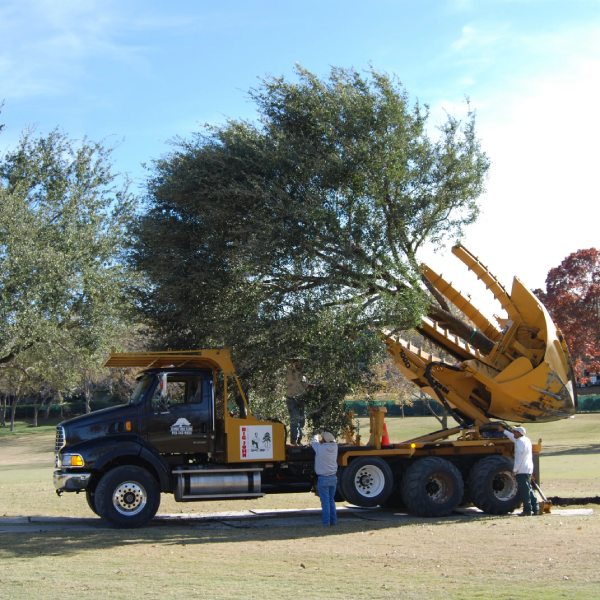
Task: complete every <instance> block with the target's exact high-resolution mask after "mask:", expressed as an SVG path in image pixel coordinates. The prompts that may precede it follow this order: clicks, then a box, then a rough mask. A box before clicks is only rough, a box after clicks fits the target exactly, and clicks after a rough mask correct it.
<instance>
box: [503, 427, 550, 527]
mask: <svg viewBox="0 0 600 600" xmlns="http://www.w3.org/2000/svg"><path fill="white" fill-rule="evenodd" d="M498 430H499V431H502V432H504V435H505V436H506V437H507V438H508V439H509V440H511V441H512V442H513V443H514V445H515V462H514V466H513V472H512V475H513V477H516V478H517V485H518V486H519V496H521V500H522V501H523V512H522V513H521V514H520V516H523V517H527V516H531V515H539V514H540V505H539V502H538V499H537V496H536V495H535V492H534V491H533V489H532V488H531V476H532V475H533V448H532V447H531V440H530V439H529V438H528V437H525V434H526V433H527V432H526V431H525V427H513V428H512V430H513V433H511V432H510V431H507V430H506V429H504V427H502V426H501V425H499V426H498Z"/></svg>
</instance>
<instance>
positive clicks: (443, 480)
mask: <svg viewBox="0 0 600 600" xmlns="http://www.w3.org/2000/svg"><path fill="white" fill-rule="evenodd" d="M425 491H426V492H427V497H428V498H429V500H430V501H431V502H433V503H434V504H444V503H445V502H448V500H450V498H451V497H452V494H453V493H454V485H453V483H452V479H451V477H449V476H448V475H446V474H445V473H434V474H433V475H431V477H430V478H429V479H428V480H427V483H426V484H425Z"/></svg>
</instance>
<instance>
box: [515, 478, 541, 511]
mask: <svg viewBox="0 0 600 600" xmlns="http://www.w3.org/2000/svg"><path fill="white" fill-rule="evenodd" d="M517 485H518V486H519V496H521V500H522V501H523V512H524V513H525V514H531V513H532V512H535V513H538V512H539V511H540V504H539V502H538V499H537V496H536V495H535V492H534V491H533V489H532V487H531V475H527V474H526V473H517Z"/></svg>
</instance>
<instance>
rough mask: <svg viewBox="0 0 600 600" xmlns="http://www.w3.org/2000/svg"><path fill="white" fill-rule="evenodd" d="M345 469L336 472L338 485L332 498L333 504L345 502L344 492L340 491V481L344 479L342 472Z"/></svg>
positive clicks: (340, 468)
mask: <svg viewBox="0 0 600 600" xmlns="http://www.w3.org/2000/svg"><path fill="white" fill-rule="evenodd" d="M345 470H346V467H339V468H338V472H337V479H338V484H337V487H336V488H335V496H334V497H333V500H334V502H345V501H346V496H344V492H343V491H342V479H343V478H344V471H345Z"/></svg>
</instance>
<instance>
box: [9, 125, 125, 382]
mask: <svg viewBox="0 0 600 600" xmlns="http://www.w3.org/2000/svg"><path fill="white" fill-rule="evenodd" d="M110 155H111V149H108V148H105V147H104V146H103V145H102V144H98V143H92V142H89V141H87V140H83V141H82V142H79V143H77V142H75V141H72V140H70V139H69V138H68V137H67V136H66V135H65V134H62V133H60V132H58V131H53V132H51V133H50V134H49V135H47V136H41V135H40V136H37V137H36V136H35V134H34V132H32V131H28V132H26V133H25V134H24V135H23V136H22V138H21V140H20V143H19V145H18V147H17V148H16V150H14V151H9V152H7V153H6V154H5V155H4V156H3V157H2V158H1V159H0V377H3V376H4V375H5V374H6V373H7V372H8V371H10V370H13V371H14V370H17V371H19V372H20V373H21V374H25V373H27V374H28V377H29V378H30V380H31V381H34V380H35V381H38V380H39V381H41V380H44V379H46V380H48V379H51V378H52V377H53V373H54V372H56V370H57V369H58V366H59V365H60V366H61V368H63V374H64V370H65V369H66V366H67V363H68V362H69V361H68V360H66V359H67V358H70V357H73V356H76V355H81V354H82V353H83V354H85V356H88V357H89V356H96V355H97V353H98V352H100V351H103V350H105V349H106V347H107V345H108V343H109V340H113V339H114V338H115V337H116V336H117V335H118V334H120V333H121V332H122V331H123V329H124V327H125V324H126V323H127V320H128V317H129V315H128V307H129V304H128V298H127V295H126V290H127V289H128V288H129V287H130V285H131V283H132V279H133V274H132V272H131V271H130V270H129V269H128V267H127V265H126V264H125V262H124V260H123V255H124V251H125V246H126V240H127V231H126V227H125V226H126V224H127V223H128V222H130V221H131V219H132V218H133V216H134V211H135V199H134V198H133V197H132V196H131V195H130V194H129V193H128V191H127V182H124V183H123V184H122V185H117V181H116V179H117V175H116V174H114V173H112V171H111V162H110ZM71 362H72V361H71ZM71 366H73V363H72V365H71ZM33 372H35V377H33V375H32V373H33ZM65 377H66V375H65ZM23 385H24V383H23V384H20V385H19V386H18V387H19V389H20V390H22V389H23Z"/></svg>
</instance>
